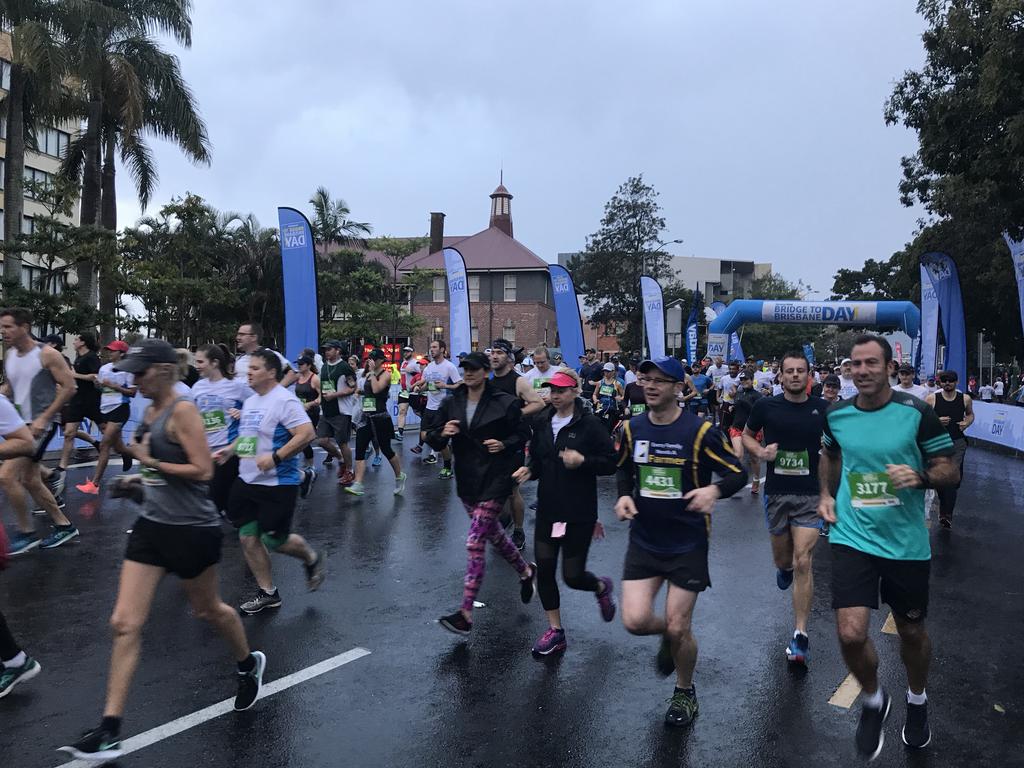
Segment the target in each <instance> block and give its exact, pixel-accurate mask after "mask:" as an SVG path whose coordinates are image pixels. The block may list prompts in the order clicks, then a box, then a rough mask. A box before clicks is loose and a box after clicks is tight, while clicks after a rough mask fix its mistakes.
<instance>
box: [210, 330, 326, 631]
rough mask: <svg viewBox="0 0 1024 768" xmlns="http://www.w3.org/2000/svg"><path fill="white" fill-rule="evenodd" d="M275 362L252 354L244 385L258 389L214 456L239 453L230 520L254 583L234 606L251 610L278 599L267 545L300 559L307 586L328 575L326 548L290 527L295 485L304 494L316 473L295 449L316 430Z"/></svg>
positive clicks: (269, 355) (264, 352) (272, 356)
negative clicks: (231, 438)
mask: <svg viewBox="0 0 1024 768" xmlns="http://www.w3.org/2000/svg"><path fill="white" fill-rule="evenodd" d="M279 366H280V361H279V360H278V359H277V355H276V353H275V352H274V351H273V350H269V349H260V350H257V351H255V352H253V353H252V356H251V359H250V360H249V388H250V389H251V390H252V391H253V392H254V393H255V394H253V395H251V396H250V397H249V398H248V399H247V400H246V401H245V404H244V405H243V406H242V418H241V423H240V425H239V429H238V438H237V439H236V440H235V442H234V443H233V444H232V445H231V446H230V447H229V448H227V449H224V450H222V451H220V452H219V453H218V454H217V455H216V456H215V458H216V459H217V461H218V462H222V463H223V462H225V461H227V459H228V458H229V457H230V454H231V451H232V450H233V451H234V453H235V454H236V455H237V456H238V458H239V462H238V479H236V480H235V484H234V485H233V486H232V488H231V495H230V497H229V499H228V519H229V520H230V521H231V523H232V524H233V525H234V526H235V527H236V528H238V536H239V538H240V539H241V542H242V553H243V554H244V555H245V562H246V563H248V565H249V570H251V571H252V574H253V577H254V578H255V579H256V584H257V585H258V587H257V591H256V595H255V596H254V597H253V598H252V599H251V600H247V601H246V602H244V603H242V605H241V606H239V607H240V609H241V611H242V613H245V614H248V615H252V614H254V613H259V612H260V611H262V610H263V609H264V608H278V607H280V605H281V596H280V595H279V594H278V591H277V587H275V586H274V581H273V573H272V570H271V563H270V552H271V551H274V552H280V553H281V554H282V555H288V556H289V557H294V558H295V559H297V560H301V561H302V563H303V565H304V567H305V569H306V588H307V589H308V590H309V591H310V592H314V591H316V590H317V589H318V588H319V587H320V585H321V584H322V583H323V580H324V576H325V575H326V572H325V570H324V557H323V553H317V552H314V551H313V548H312V547H311V546H310V545H309V544H308V543H307V542H306V540H305V539H304V538H303V537H301V536H299V535H298V534H297V533H291V525H292V514H293V513H294V512H295V503H296V501H297V497H298V496H299V494H300V492H301V494H302V495H303V496H305V495H306V494H307V493H308V492H309V486H310V484H311V483H312V482H313V480H314V479H315V478H316V475H315V473H314V472H313V471H312V470H308V469H307V470H300V469H299V460H298V454H299V453H301V452H302V448H303V446H304V445H306V444H307V443H309V441H310V440H312V439H313V436H314V434H315V433H314V432H313V425H312V424H311V423H310V421H309V417H308V416H307V415H306V412H305V411H304V410H303V408H302V404H301V403H300V402H299V400H298V398H297V397H295V395H293V394H292V393H291V392H289V391H288V390H287V389H285V388H284V387H283V386H281V385H280V384H278V380H279V379H280V377H281V369H280V367H279ZM300 486H301V488H300Z"/></svg>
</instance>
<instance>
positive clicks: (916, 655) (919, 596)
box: [818, 335, 957, 759]
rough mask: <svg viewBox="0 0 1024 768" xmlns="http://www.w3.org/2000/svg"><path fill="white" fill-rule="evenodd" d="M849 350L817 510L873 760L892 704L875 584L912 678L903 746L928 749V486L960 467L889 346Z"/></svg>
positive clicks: (826, 438) (828, 426)
mask: <svg viewBox="0 0 1024 768" xmlns="http://www.w3.org/2000/svg"><path fill="white" fill-rule="evenodd" d="M851 354H852V360H851V371H852V373H853V375H854V378H855V381H856V384H857V390H858V394H857V397H856V398H855V399H852V400H843V401H841V402H839V403H836V404H834V405H832V406H831V407H830V408H829V410H828V413H827V414H826V422H825V430H824V435H823V437H822V446H823V450H822V454H821V459H820V463H819V477H820V481H821V482H820V485H821V496H820V499H819V501H818V514H819V515H820V516H821V517H822V518H824V519H825V520H826V521H827V522H829V523H831V526H832V531H831V535H830V541H831V548H832V608H833V609H834V610H835V611H836V626H837V629H838V634H839V645H840V648H841V649H842V653H843V659H844V660H845V661H846V666H847V668H848V669H849V670H850V672H851V673H852V674H853V676H854V677H855V678H856V679H857V681H858V682H859V683H860V686H861V688H862V689H863V691H864V697H863V708H862V710H861V715H860V723H859V724H858V726H857V736H856V744H857V750H858V751H859V752H860V753H861V754H862V755H864V756H866V757H868V758H869V759H874V758H875V757H877V756H878V754H879V753H880V752H881V751H882V744H883V742H884V732H883V725H884V723H885V720H886V718H887V717H888V716H889V706H890V698H889V695H888V694H887V693H886V692H885V690H884V689H883V688H882V687H881V686H880V685H879V683H878V656H877V654H876V653H875V648H874V644H873V643H872V642H871V639H870V637H869V636H868V629H869V624H870V618H871V609H873V608H877V607H878V593H879V587H881V594H882V600H883V601H885V602H886V603H888V604H889V607H890V608H891V609H892V615H893V617H894V618H895V620H896V630H897V632H898V633H899V637H900V655H901V657H902V658H903V665H904V667H906V670H907V679H908V682H909V690H908V691H907V720H906V725H904V727H903V741H904V743H905V744H907V745H908V746H911V747H925V746H927V745H928V742H929V741H930V740H931V731H930V730H929V728H928V709H927V695H926V692H925V686H926V683H927V677H928V665H929V662H930V659H931V641H930V640H929V638H928V633H927V631H926V630H925V624H924V619H925V616H926V615H927V613H928V574H929V570H930V568H929V566H930V560H931V549H930V546H929V542H928V529H927V528H925V525H924V491H923V489H924V488H926V487H930V486H933V487H943V486H949V485H953V484H955V483H956V481H957V470H956V466H955V465H954V464H953V462H952V461H951V460H950V456H951V455H952V453H953V443H952V440H950V438H949V435H948V433H947V432H946V431H945V430H944V429H943V428H942V424H940V423H939V420H938V417H936V415H935V412H934V411H933V410H932V409H931V408H929V407H927V406H926V405H925V404H924V403H923V402H921V401H920V400H918V399H917V398H916V397H913V396H911V395H907V394H903V393H900V392H894V391H893V390H892V388H891V387H890V386H889V377H888V368H889V365H890V364H891V362H892V348H891V347H890V346H889V342H888V341H886V340H885V339H884V338H882V337H881V336H871V335H863V336H858V337H857V339H855V340H854V344H853V352H852V353H851Z"/></svg>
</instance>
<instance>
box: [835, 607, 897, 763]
mask: <svg viewBox="0 0 1024 768" xmlns="http://www.w3.org/2000/svg"><path fill="white" fill-rule="evenodd" d="M833 594H835V593H834V591H833ZM870 623H871V609H870V608H865V607H862V606H856V607H852V608H837V609H836V630H837V632H838V635H839V648H840V650H841V651H842V654H843V661H845V662H846V668H847V669H849V670H850V673H851V674H852V675H853V676H854V677H855V678H856V679H857V682H858V683H860V687H861V689H862V690H863V691H864V694H863V709H862V710H861V715H860V723H859V724H858V725H857V736H856V742H857V749H858V750H859V751H860V752H861V753H862V754H864V755H866V756H868V757H869V759H871V758H874V757H876V756H877V755H878V753H879V752H881V751H882V743H883V741H884V736H883V726H884V724H885V721H886V719H887V718H888V717H889V707H890V704H891V701H890V698H889V694H887V693H886V692H885V691H884V690H883V689H882V688H881V687H880V686H879V684H878V654H877V653H876V652H875V645H874V643H872V642H871V638H870V637H868V628H869V626H870Z"/></svg>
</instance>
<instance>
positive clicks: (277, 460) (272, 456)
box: [270, 451, 282, 467]
mask: <svg viewBox="0 0 1024 768" xmlns="http://www.w3.org/2000/svg"><path fill="white" fill-rule="evenodd" d="M270 458H272V459H273V460H274V466H275V467H276V466H277V465H278V464H280V463H281V461H282V459H281V457H280V456H278V455H277V451H274V452H273V453H271V454H270Z"/></svg>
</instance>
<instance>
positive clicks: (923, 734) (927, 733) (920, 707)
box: [903, 701, 932, 749]
mask: <svg viewBox="0 0 1024 768" xmlns="http://www.w3.org/2000/svg"><path fill="white" fill-rule="evenodd" d="M931 740H932V729H931V728H929V727H928V702H927V701H926V702H925V703H924V704H911V703H910V702H909V701H908V702H907V724H906V725H904V726H903V743H904V744H906V745H907V746H908V747H913V748H914V749H924V748H925V747H927V746H928V745H929V744H930V743H931Z"/></svg>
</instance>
